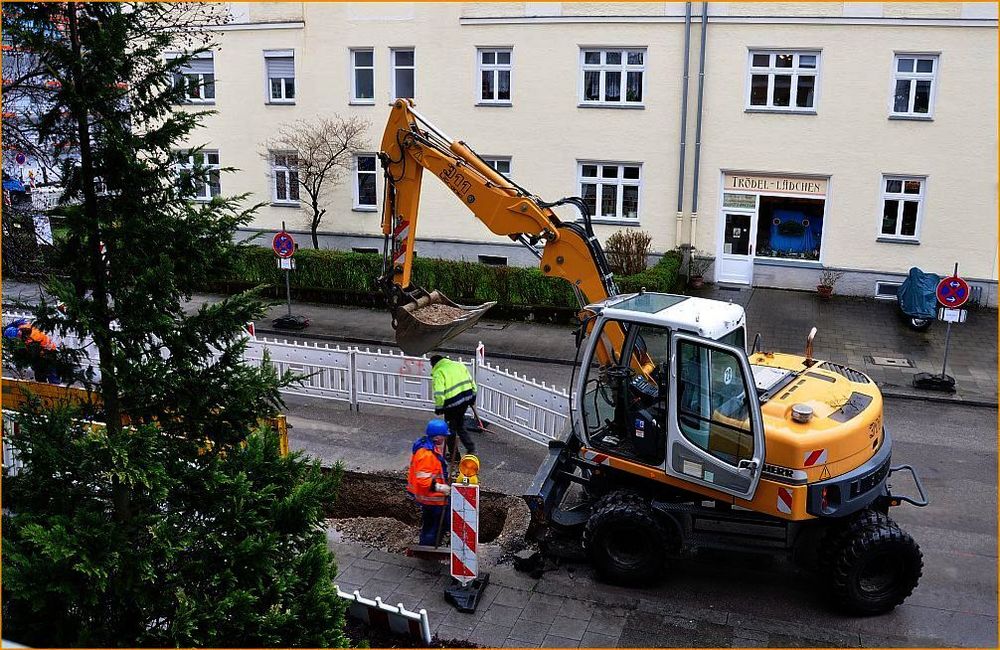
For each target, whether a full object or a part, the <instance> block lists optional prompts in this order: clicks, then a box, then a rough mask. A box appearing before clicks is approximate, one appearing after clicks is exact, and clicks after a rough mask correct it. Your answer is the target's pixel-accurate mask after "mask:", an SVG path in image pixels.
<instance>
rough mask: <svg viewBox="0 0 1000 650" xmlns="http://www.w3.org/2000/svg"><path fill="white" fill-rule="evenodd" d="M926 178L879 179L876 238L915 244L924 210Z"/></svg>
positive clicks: (895, 177) (888, 177) (891, 177)
mask: <svg viewBox="0 0 1000 650" xmlns="http://www.w3.org/2000/svg"><path fill="white" fill-rule="evenodd" d="M926 185H927V179H925V178H919V177H918V178H914V177H907V176H883V177H882V225H881V228H880V229H879V235H880V239H882V238H884V239H897V240H903V241H908V240H909V241H917V240H918V239H919V237H920V218H921V216H922V215H923V211H924V207H923V206H924V189H925V186H926Z"/></svg>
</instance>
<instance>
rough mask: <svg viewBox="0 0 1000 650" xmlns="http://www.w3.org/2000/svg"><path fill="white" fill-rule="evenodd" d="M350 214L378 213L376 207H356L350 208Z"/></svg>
mask: <svg viewBox="0 0 1000 650" xmlns="http://www.w3.org/2000/svg"><path fill="white" fill-rule="evenodd" d="M351 212H378V206H377V205H356V206H354V207H353V208H351Z"/></svg>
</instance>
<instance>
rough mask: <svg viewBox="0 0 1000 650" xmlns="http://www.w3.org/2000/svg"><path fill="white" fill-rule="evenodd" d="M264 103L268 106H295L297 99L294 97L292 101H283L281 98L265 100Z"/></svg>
mask: <svg viewBox="0 0 1000 650" xmlns="http://www.w3.org/2000/svg"><path fill="white" fill-rule="evenodd" d="M264 104H265V105H267V106H295V100H294V99H293V100H290V101H288V100H286V101H283V100H280V99H272V100H271V101H269V102H264Z"/></svg>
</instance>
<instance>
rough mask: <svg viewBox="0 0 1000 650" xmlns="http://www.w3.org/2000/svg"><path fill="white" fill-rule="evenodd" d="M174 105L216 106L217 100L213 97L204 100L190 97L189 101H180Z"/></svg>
mask: <svg viewBox="0 0 1000 650" xmlns="http://www.w3.org/2000/svg"><path fill="white" fill-rule="evenodd" d="M174 106H215V100H214V99H211V100H207V101H203V102H202V101H197V100H194V99H189V100H187V101H183V102H180V103H178V104H174Z"/></svg>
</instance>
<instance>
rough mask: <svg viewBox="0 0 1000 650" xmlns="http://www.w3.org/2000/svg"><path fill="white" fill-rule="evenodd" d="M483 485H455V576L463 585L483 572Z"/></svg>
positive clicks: (452, 538) (453, 491)
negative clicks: (480, 550) (480, 554)
mask: <svg viewBox="0 0 1000 650" xmlns="http://www.w3.org/2000/svg"><path fill="white" fill-rule="evenodd" d="M478 546H479V486H478V485H463V484H461V483H453V484H452V486H451V575H452V577H453V578H455V579H456V580H458V581H459V582H461V583H462V584H463V585H465V584H468V583H469V582H471V581H472V580H473V579H474V578H475V577H476V575H478V573H479V560H478V558H477V556H476V551H477V548H478Z"/></svg>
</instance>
